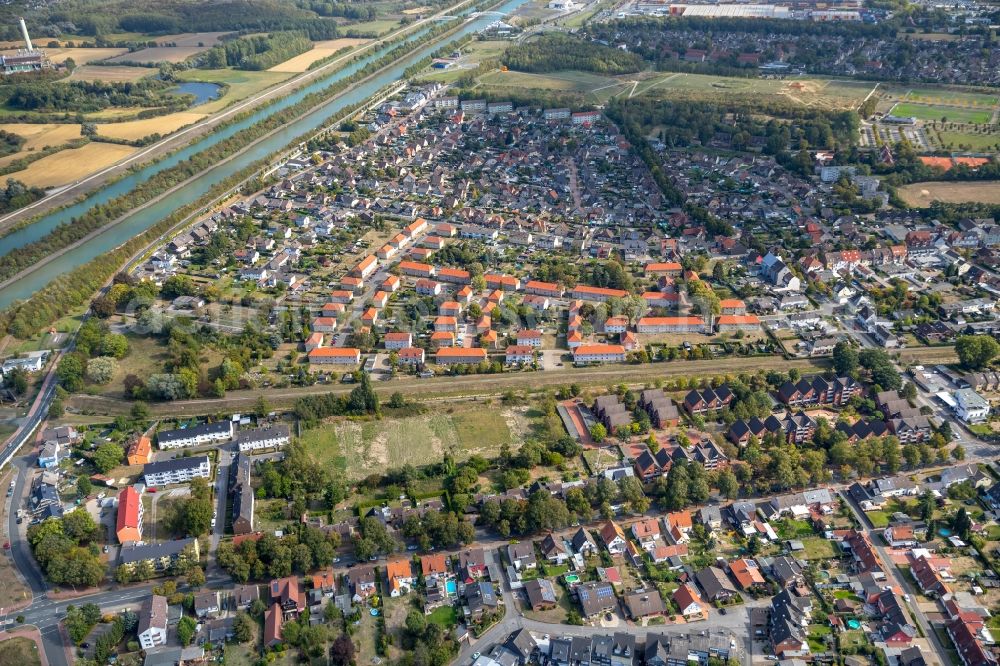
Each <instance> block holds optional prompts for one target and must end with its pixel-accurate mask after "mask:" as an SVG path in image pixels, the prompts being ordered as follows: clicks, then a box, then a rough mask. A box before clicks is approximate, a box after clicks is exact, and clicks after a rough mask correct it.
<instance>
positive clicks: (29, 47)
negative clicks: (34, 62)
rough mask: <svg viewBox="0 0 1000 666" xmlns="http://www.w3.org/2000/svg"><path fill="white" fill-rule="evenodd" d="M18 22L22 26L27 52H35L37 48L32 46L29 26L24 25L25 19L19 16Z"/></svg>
mask: <svg viewBox="0 0 1000 666" xmlns="http://www.w3.org/2000/svg"><path fill="white" fill-rule="evenodd" d="M17 22H18V23H20V24H21V36H22V37H24V48H25V50H27V51H34V50H35V47H33V46H32V45H31V37H29V36H28V26H26V25H24V17H22V16H19V17H18V18H17Z"/></svg>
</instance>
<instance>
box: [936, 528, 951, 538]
mask: <svg viewBox="0 0 1000 666" xmlns="http://www.w3.org/2000/svg"><path fill="white" fill-rule="evenodd" d="M938 534H940V535H941V536H943V537H944V538H946V539H947V538H948V537H950V536H951V530H950V529H949V528H947V527H939V528H938Z"/></svg>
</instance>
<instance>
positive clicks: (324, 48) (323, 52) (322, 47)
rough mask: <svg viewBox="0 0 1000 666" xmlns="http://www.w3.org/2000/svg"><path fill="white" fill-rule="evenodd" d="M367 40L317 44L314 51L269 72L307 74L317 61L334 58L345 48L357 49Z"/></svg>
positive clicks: (332, 41)
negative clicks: (335, 54) (333, 56)
mask: <svg viewBox="0 0 1000 666" xmlns="http://www.w3.org/2000/svg"><path fill="white" fill-rule="evenodd" d="M368 41H369V40H367V39H353V38H351V37H342V38H340V39H327V40H325V41H322V42H316V43H315V44H314V45H313V47H312V49H311V50H309V51H306V52H305V53H301V54H299V55H297V56H295V57H294V58H291V59H289V60H286V61H285V62H283V63H281V64H280V65H275V66H274V67H272V68H271V69H269V70H267V71H269V72H292V73H296V74H297V73H299V72H305V71H307V70H308V69H309V66H310V65H311V64H313V63H314V62H316V61H317V60H322V59H323V58H327V57H329V56H332V55H333V54H334V53H336V52H337V51H339V50H340V49H342V48H344V47H345V46H350V47H355V46H359V45H361V44H365V43H367V42H368Z"/></svg>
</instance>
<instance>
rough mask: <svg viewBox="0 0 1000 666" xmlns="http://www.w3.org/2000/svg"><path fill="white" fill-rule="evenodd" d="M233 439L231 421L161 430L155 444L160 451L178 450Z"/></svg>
mask: <svg viewBox="0 0 1000 666" xmlns="http://www.w3.org/2000/svg"><path fill="white" fill-rule="evenodd" d="M232 438H233V423H232V421H228V420H227V421H216V422H214V423H202V424H199V425H196V426H191V427H190V428H180V429H178V430H163V431H161V432H159V433H157V435H156V443H157V444H158V445H159V447H160V448H161V449H178V448H181V447H185V446H196V445H199V444H213V443H215V442H228V441H229V440H231V439H232Z"/></svg>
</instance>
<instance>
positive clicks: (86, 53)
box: [43, 48, 128, 65]
mask: <svg viewBox="0 0 1000 666" xmlns="http://www.w3.org/2000/svg"><path fill="white" fill-rule="evenodd" d="M43 50H44V51H45V55H47V56H48V57H49V60H51V61H52V62H54V63H57V64H61V63H63V62H65V61H66V58H73V61H74V62H75V63H76V64H77V65H86V64H87V63H88V62H96V61H97V60H107V59H108V58H113V57H114V56H117V55H121V54H122V53H125V52H126V51H128V49H113V48H93V49H66V48H62V49H43Z"/></svg>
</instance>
